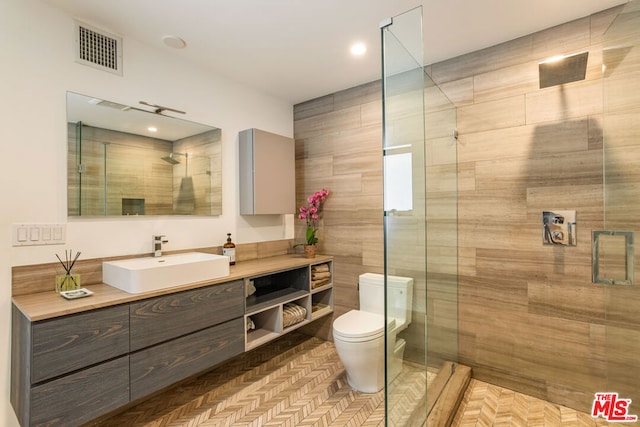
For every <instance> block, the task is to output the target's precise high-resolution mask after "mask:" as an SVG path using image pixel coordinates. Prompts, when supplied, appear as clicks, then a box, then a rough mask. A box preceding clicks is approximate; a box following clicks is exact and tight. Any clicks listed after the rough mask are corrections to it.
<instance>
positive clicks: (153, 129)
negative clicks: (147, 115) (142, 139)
mask: <svg viewBox="0 0 640 427" xmlns="http://www.w3.org/2000/svg"><path fill="white" fill-rule="evenodd" d="M147 130H148V131H149V132H158V128H157V127H155V126H149V127H148V128H147Z"/></svg>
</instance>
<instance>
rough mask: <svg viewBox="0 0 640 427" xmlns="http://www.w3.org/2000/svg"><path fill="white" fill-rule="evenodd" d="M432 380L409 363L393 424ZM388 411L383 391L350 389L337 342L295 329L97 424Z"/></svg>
mask: <svg viewBox="0 0 640 427" xmlns="http://www.w3.org/2000/svg"><path fill="white" fill-rule="evenodd" d="M430 375H433V376H435V374H430ZM425 381H427V373H426V372H425V371H424V369H422V368H420V367H416V366H412V365H411V364H409V363H405V364H404V367H403V371H402V372H401V374H400V376H399V377H398V380H397V381H395V382H394V384H393V385H392V386H391V387H389V404H390V411H393V414H394V415H393V416H394V417H397V419H398V420H399V422H400V423H399V424H398V423H396V424H392V425H398V426H401V425H404V424H402V419H403V417H408V416H410V415H411V412H412V411H413V409H414V408H415V407H416V404H418V403H419V402H421V401H423V400H424V388H425ZM384 416H385V401H384V393H383V392H379V393H375V394H365V393H360V392H357V391H355V390H353V389H351V387H349V385H348V384H347V381H346V376H345V373H344V368H343V366H342V363H341V362H340V359H339V358H338V355H337V353H336V351H335V346H334V345H333V343H330V342H325V341H322V340H320V339H317V338H310V337H307V336H304V335H302V334H296V333H291V334H288V335H287V336H286V337H283V338H281V339H279V340H276V341H274V342H272V343H269V344H267V345H265V346H263V347H261V348H259V349H256V350H254V351H252V352H248V353H244V354H242V355H240V356H238V357H236V358H234V359H233V360H231V361H229V362H227V363H225V364H224V365H222V366H220V367H218V368H216V369H214V370H212V371H210V372H209V373H207V374H205V375H202V376H201V377H198V378H196V379H193V380H190V381H189V382H186V383H183V384H181V385H180V386H178V387H175V388H173V389H170V390H168V391H166V392H164V393H162V394H160V395H157V396H154V397H153V398H151V399H149V400H147V401H145V402H142V403H140V404H139V405H137V406H135V407H133V408H130V409H128V410H127V411H125V412H123V413H121V414H119V415H116V416H112V417H111V418H109V419H105V420H101V421H100V422H98V423H94V425H98V426H102V427H109V426H119V427H120V426H127V427H135V426H145V427H160V426H183V427H187V426H188V427H213V426H215V427H218V426H220V427H221V426H229V427H240V426H242V427H249V426H256V427H257V426H280V427H287V426H290V427H303V426H305V427H327V426H340V427H358V426H380V427H382V426H384V425H385V422H384Z"/></svg>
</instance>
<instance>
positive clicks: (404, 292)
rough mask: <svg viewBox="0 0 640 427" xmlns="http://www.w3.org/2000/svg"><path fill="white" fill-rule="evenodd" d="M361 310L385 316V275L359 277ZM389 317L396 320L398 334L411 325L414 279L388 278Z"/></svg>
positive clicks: (370, 274) (372, 274)
mask: <svg viewBox="0 0 640 427" xmlns="http://www.w3.org/2000/svg"><path fill="white" fill-rule="evenodd" d="M358 283H359V285H360V310H362V311H367V312H370V313H377V314H382V315H383V314H384V275H382V274H376V273H364V274H361V275H360V277H359V282H358ZM387 288H388V294H387V298H388V305H389V311H388V313H387V315H388V316H389V317H391V318H394V319H396V327H397V330H398V332H399V331H401V330H403V329H405V328H406V327H407V326H408V325H409V323H411V305H412V303H413V279H412V278H411V277H400V276H387Z"/></svg>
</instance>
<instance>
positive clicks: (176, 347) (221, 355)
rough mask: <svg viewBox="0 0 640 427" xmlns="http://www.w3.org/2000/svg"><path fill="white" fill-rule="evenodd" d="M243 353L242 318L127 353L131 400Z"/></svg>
mask: <svg viewBox="0 0 640 427" xmlns="http://www.w3.org/2000/svg"><path fill="white" fill-rule="evenodd" d="M243 351H244V318H243V317H240V318H238V319H234V320H231V321H228V322H225V323H222V324H220V325H217V326H214V327H211V328H208V329H204V330H201V331H199V332H195V333H193V334H191V335H187V336H184V337H181V338H178V339H175V340H173V341H170V342H167V343H164V344H159V345H157V346H154V347H151V348H148V349H145V350H142V351H139V352H137V353H133V354H131V356H130V358H131V366H130V369H131V372H130V375H131V400H132V401H133V400H136V399H139V398H141V397H144V396H146V395H148V394H150V393H152V392H154V391H156V390H160V389H161V388H164V387H166V386H168V385H171V384H173V383H175V382H176V381H180V380H182V379H185V378H187V377H189V376H191V375H194V374H197V373H198V372H201V371H204V370H206V369H209V368H211V367H213V366H214V365H216V364H218V363H220V362H223V361H225V360H227V359H229V358H230V357H233V356H235V355H237V354H240V353H242V352H243Z"/></svg>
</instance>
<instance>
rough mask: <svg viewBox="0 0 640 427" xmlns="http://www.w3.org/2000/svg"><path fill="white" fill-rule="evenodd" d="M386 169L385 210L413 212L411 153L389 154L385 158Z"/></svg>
mask: <svg viewBox="0 0 640 427" xmlns="http://www.w3.org/2000/svg"><path fill="white" fill-rule="evenodd" d="M384 169H385V181H384V210H385V211H386V212H389V211H394V210H395V211H410V210H412V209H413V197H412V193H413V191H412V189H413V185H412V177H411V174H412V172H411V171H412V169H411V153H398V154H391V155H389V154H387V155H386V156H385V157H384Z"/></svg>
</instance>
